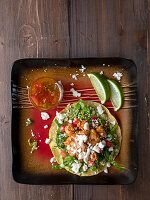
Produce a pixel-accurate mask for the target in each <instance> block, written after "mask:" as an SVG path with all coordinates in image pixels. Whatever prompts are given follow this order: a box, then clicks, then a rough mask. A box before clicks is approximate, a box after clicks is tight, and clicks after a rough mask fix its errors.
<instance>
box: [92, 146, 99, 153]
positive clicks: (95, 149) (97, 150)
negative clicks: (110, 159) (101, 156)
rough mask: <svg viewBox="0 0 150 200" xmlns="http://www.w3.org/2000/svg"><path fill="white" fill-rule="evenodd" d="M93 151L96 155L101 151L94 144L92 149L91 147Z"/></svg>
mask: <svg viewBox="0 0 150 200" xmlns="http://www.w3.org/2000/svg"><path fill="white" fill-rule="evenodd" d="M93 151H95V152H97V153H100V151H101V149H100V147H99V146H98V144H96V145H95V146H94V147H93Z"/></svg>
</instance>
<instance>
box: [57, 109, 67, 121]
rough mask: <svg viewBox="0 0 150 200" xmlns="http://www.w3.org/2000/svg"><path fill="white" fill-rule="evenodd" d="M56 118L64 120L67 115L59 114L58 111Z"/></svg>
mask: <svg viewBox="0 0 150 200" xmlns="http://www.w3.org/2000/svg"><path fill="white" fill-rule="evenodd" d="M56 116H57V118H58V119H59V120H63V119H64V118H65V116H66V114H65V113H62V114H61V113H59V112H57V111H56Z"/></svg>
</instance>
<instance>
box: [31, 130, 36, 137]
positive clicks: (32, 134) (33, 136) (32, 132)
mask: <svg viewBox="0 0 150 200" xmlns="http://www.w3.org/2000/svg"><path fill="white" fill-rule="evenodd" d="M31 135H32V136H33V137H34V136H35V134H34V133H33V130H32V129H31Z"/></svg>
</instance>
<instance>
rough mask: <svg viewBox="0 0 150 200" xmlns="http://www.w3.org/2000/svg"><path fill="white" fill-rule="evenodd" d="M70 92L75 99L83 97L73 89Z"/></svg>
mask: <svg viewBox="0 0 150 200" xmlns="http://www.w3.org/2000/svg"><path fill="white" fill-rule="evenodd" d="M70 91H71V92H72V94H73V96H74V97H81V93H79V92H77V91H76V90H75V89H74V88H71V89H70Z"/></svg>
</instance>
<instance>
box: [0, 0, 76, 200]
mask: <svg viewBox="0 0 150 200" xmlns="http://www.w3.org/2000/svg"><path fill="white" fill-rule="evenodd" d="M25 57H50V58H52V57H69V31H68V1H67V0H63V1H61V0H51V1H48V0H47V1H40V0H26V1H24V0H19V1H14V0H13V1H12V0H6V1H5V0H1V2H0V59H1V65H0V69H1V71H0V91H1V95H0V102H1V103H0V177H1V179H0V200H10V199H12V200H13V199H14V200H15V199H18V200H27V199H28V200H34V199H37V200H38V199H39V200H45V199H47V200H49V199H50V200H53V199H62V200H63V199H65V200H70V199H72V187H73V186H72V185H64V186H63V185H62V186H59V185H58V186H32V185H21V184H18V183H16V182H14V180H13V179H12V172H11V165H12V163H11V162H12V161H11V129H10V125H11V104H10V103H11V102H10V99H11V97H10V72H11V65H12V63H13V62H14V61H15V60H16V59H20V58H25Z"/></svg>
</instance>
